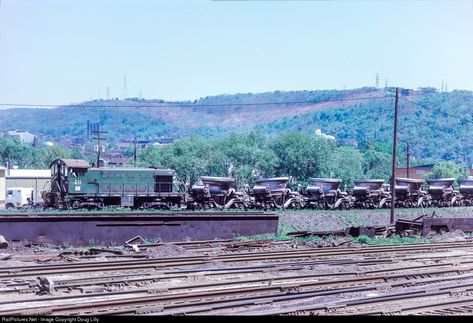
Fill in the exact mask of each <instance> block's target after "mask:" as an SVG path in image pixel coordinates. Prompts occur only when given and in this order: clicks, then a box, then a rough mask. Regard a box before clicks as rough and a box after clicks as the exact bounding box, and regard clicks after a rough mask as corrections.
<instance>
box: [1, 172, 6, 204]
mask: <svg viewBox="0 0 473 323" xmlns="http://www.w3.org/2000/svg"><path fill="white" fill-rule="evenodd" d="M5 171H6V168H5V167H0V207H3V206H5V191H6V185H5Z"/></svg>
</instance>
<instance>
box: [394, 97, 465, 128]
mask: <svg viewBox="0 0 473 323" xmlns="http://www.w3.org/2000/svg"><path fill="white" fill-rule="evenodd" d="M400 99H401V100H404V101H407V102H409V103H412V104H415V105H417V106H420V107H422V108H424V109H427V110H431V111H434V112H437V113H443V114H444V115H446V116H449V117H451V118H455V119H458V120H460V121H462V122H469V123H473V120H471V119H465V118H462V117H459V116H456V115H453V114H450V113H448V112H445V111H442V110H439V109H435V108H432V107H429V106H428V105H425V104H422V103H418V102H414V101H411V100H408V99H405V98H403V97H400Z"/></svg>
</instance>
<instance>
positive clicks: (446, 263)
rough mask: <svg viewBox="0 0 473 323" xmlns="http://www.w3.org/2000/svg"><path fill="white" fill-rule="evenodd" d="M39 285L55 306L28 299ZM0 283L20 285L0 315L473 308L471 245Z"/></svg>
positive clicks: (31, 273)
mask: <svg viewBox="0 0 473 323" xmlns="http://www.w3.org/2000/svg"><path fill="white" fill-rule="evenodd" d="M194 247H196V248H197V249H198V246H197V245H194ZM212 264H213V265H219V266H222V268H209V267H208V265H212ZM196 266H197V267H196ZM206 266H207V267H206ZM40 275H43V276H44V277H50V278H51V279H53V280H54V282H55V291H56V293H55V294H56V295H57V296H44V295H43V296H35V295H31V294H30V296H29V297H28V296H27V297H26V298H25V296H24V295H22V293H32V292H34V290H35V289H36V288H37V286H35V284H34V280H32V277H34V278H36V277H37V276H40ZM71 275H72V276H71ZM0 277H1V279H2V280H1V281H0V284H4V283H5V282H6V281H8V279H10V280H12V279H15V281H14V282H11V283H10V285H9V286H6V285H5V286H4V288H3V290H2V289H0V293H2V292H3V293H5V294H6V295H12V296H13V295H14V294H13V293H14V292H15V293H20V295H18V296H15V297H11V299H10V298H9V299H8V300H4V301H0V315H14V314H24V315H33V314H34V315H36V314H44V315H78V314H84V315H99V314H113V315H118V314H139V315H145V314H146V313H151V314H153V315H185V314H195V315H205V314H212V315H214V314H228V313H233V314H245V315H246V314H251V315H262V314H263V315H264V314H267V315H311V314H318V315H319V314H320V315H331V314H349V315H353V314H372V315H379V314H390V313H391V314H399V313H400V314H404V313H406V314H416V313H449V312H448V311H450V309H454V308H456V307H458V309H456V311H460V310H464V311H468V308H469V306H470V305H472V304H471V303H468V297H470V300H471V295H473V243H471V242H466V243H463V242H461V243H438V244H430V245H404V246H369V247H355V248H328V249H323V250H320V249H315V250H314V249H308V250H292V251H275V252H244V253H235V254H223V255H215V256H199V257H175V258H167V259H146V260H145V259H135V260H132V261H125V260H120V261H108V262H94V263H91V262H87V263H78V264H56V265H34V266H22V267H15V268H2V269H1V270H0ZM117 286H121V289H120V288H118V289H117V288H116V287H117ZM87 287H89V291H90V292H84V290H87ZM98 287H100V288H98ZM79 290H80V291H82V293H80V294H79V292H78V291H79ZM97 290H98V291H97ZM67 293H68V294H67ZM368 293H371V294H372V295H371V296H370V295H368ZM59 294H60V295H59ZM373 295H375V296H373ZM20 296H21V297H20ZM340 299H342V300H340ZM403 299H404V300H408V302H410V303H409V304H407V303H406V301H403ZM309 300H311V302H312V305H310V306H308V305H307V301H309ZM314 304H315V305H314ZM373 306H376V310H374V309H373V308H374V307H373ZM429 306H430V307H429ZM455 306H456V307H455ZM379 308H381V310H379ZM452 311H453V310H452Z"/></svg>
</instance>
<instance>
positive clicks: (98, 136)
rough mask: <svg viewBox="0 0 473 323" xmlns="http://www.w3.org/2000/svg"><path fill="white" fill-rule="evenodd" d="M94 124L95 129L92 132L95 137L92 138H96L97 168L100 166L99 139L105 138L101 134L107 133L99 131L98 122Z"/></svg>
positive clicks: (100, 147)
mask: <svg viewBox="0 0 473 323" xmlns="http://www.w3.org/2000/svg"><path fill="white" fill-rule="evenodd" d="M95 125H96V129H97V130H96V131H94V132H95V133H96V135H97V137H96V138H93V139H97V168H100V151H101V150H102V145H101V141H102V140H107V138H103V137H102V136H101V134H103V133H107V132H105V131H100V123H96V124H95Z"/></svg>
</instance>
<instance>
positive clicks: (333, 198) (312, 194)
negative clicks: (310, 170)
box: [302, 178, 351, 210]
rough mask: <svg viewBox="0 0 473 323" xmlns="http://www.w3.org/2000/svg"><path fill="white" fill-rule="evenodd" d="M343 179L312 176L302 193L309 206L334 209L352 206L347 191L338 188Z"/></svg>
mask: <svg viewBox="0 0 473 323" xmlns="http://www.w3.org/2000/svg"><path fill="white" fill-rule="evenodd" d="M341 183H342V180H341V179H331V178H310V184H309V186H307V188H306V189H305V190H303V191H302V194H303V195H304V197H305V198H306V203H305V204H306V206H307V207H308V208H314V209H322V210H332V209H338V208H340V209H349V208H351V199H350V197H349V196H348V194H347V193H346V192H342V191H340V190H339V189H338V187H339V186H340V184H341Z"/></svg>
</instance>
